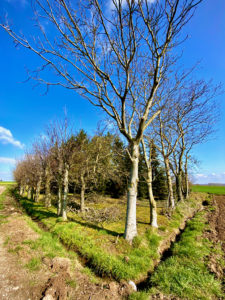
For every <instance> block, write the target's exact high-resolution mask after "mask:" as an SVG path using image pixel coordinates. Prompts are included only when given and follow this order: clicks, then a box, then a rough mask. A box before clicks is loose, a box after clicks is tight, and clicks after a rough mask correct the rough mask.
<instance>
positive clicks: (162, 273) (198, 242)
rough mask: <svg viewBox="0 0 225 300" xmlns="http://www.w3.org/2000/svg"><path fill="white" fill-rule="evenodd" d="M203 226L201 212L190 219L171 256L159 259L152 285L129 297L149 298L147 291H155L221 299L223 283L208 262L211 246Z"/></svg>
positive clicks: (190, 297)
mask: <svg viewBox="0 0 225 300" xmlns="http://www.w3.org/2000/svg"><path fill="white" fill-rule="evenodd" d="M206 226H207V225H206V218H205V213H204V212H201V213H198V214H197V215H196V216H195V218H194V219H193V220H191V221H189V222H188V226H187V228H186V229H185V231H184V233H183V234H182V238H181V240H180V241H179V242H178V243H176V244H175V246H174V247H173V249H172V255H171V257H169V258H167V259H166V260H165V261H164V262H162V263H161V264H160V265H159V267H158V268H157V270H156V271H155V272H154V274H153V275H152V276H151V278H150V279H149V286H151V288H150V289H149V290H148V291H145V292H139V293H134V294H133V295H132V296H131V297H130V299H133V300H134V299H140V300H141V299H143V300H144V299H149V297H150V295H152V294H158V293H161V294H163V295H165V296H168V297H169V298H170V297H172V298H173V297H175V298H176V297H178V298H179V299H193V300H194V299H222V298H220V297H222V296H223V292H222V284H221V282H220V281H219V280H217V279H215V277H214V275H213V274H211V273H210V271H209V269H208V266H207V261H208V256H209V255H210V253H211V254H212V253H213V247H212V244H211V242H210V241H209V240H207V239H205V238H204V237H203V232H204V230H205V228H206Z"/></svg>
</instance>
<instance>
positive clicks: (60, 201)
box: [57, 181, 62, 216]
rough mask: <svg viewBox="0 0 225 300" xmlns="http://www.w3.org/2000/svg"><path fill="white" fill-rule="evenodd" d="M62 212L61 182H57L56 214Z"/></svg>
mask: <svg viewBox="0 0 225 300" xmlns="http://www.w3.org/2000/svg"><path fill="white" fill-rule="evenodd" d="M60 214H62V182H61V181H60V182H59V186H58V203H57V215H58V216H60Z"/></svg>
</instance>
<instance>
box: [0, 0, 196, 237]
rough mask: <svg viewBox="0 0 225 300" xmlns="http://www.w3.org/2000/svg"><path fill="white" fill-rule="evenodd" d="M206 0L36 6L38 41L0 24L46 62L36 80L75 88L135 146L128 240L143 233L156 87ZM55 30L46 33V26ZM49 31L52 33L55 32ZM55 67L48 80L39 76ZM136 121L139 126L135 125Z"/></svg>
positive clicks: (66, 1)
mask: <svg viewBox="0 0 225 300" xmlns="http://www.w3.org/2000/svg"><path fill="white" fill-rule="evenodd" d="M201 1H202V0H156V1H154V2H152V1H148V0H138V1H135V0H111V1H110V7H112V9H111V10H110V11H109V10H107V6H108V5H109V2H106V1H100V0H93V1H90V0H84V1H70V0H55V1H52V0H35V1H34V4H33V6H34V13H35V17H36V24H37V25H38V26H39V31H40V34H41V35H40V36H39V35H38V36H36V37H35V38H34V41H29V40H28V39H27V38H26V37H24V36H23V35H19V34H17V33H16V32H15V31H13V30H12V29H11V28H10V26H9V25H8V24H1V27H2V28H3V29H5V30H6V31H7V32H8V33H9V35H10V36H11V37H12V38H13V39H14V41H15V42H16V43H17V44H20V45H22V46H23V47H25V48H27V49H29V50H31V51H32V52H34V53H35V54H36V55H38V56H39V57H40V58H41V59H42V60H43V61H44V64H43V66H42V67H40V68H38V70H37V71H36V72H34V73H31V75H30V76H31V77H32V78H34V79H37V80H39V81H40V82H42V83H44V84H46V85H47V87H48V86H49V85H60V86H63V87H65V88H68V89H72V90H76V91H77V92H78V93H80V94H81V95H82V96H84V97H85V98H87V99H88V100H89V101H90V102H91V103H92V104H93V105H95V106H97V107H99V109H101V110H102V111H104V112H106V113H107V114H108V116H109V117H110V118H112V119H113V120H114V121H115V123H116V124H117V126H118V128H119V130H120V132H121V133H122V134H123V135H124V137H125V138H126V139H127V141H128V143H129V149H131V150H130V159H131V162H132V163H131V172H130V174H131V175H130V181H129V186H128V199H127V217H126V226H125V238H126V239H127V240H128V241H132V239H133V238H134V236H135V235H137V226H136V198H137V184H138V159H139V144H140V141H141V139H142V137H143V133H144V131H145V129H146V128H147V127H148V125H149V124H151V122H152V121H153V120H154V119H155V117H156V116H157V115H158V114H159V113H160V108H159V110H157V111H154V113H153V111H152V107H153V106H154V104H155V101H158V100H157V99H156V97H155V95H156V92H157V89H158V87H159V86H160V84H161V82H162V81H163V80H164V78H166V74H167V72H168V71H169V70H170V69H171V67H172V65H173V63H174V61H175V60H176V59H175V58H174V57H173V56H172V53H173V52H172V49H173V48H174V47H176V46H177V45H178V44H179V43H180V39H179V35H180V33H181V31H182V28H183V26H184V25H185V24H186V23H187V22H188V21H189V20H190V18H191V17H192V15H193V12H194V10H195V8H196V7H197V5H198V4H199V3H200V2H201ZM43 19H45V20H47V22H48V24H49V29H50V30H46V31H45V30H44V29H43V26H42V20H43ZM49 32H50V34H49ZM47 68H50V69H53V70H54V71H55V72H56V74H57V75H58V76H57V77H56V81H54V82H50V81H48V80H46V79H45V78H44V73H43V77H42V75H41V71H45V70H46V69H47ZM137 120H138V121H137Z"/></svg>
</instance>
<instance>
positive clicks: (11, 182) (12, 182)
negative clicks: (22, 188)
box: [0, 181, 16, 185]
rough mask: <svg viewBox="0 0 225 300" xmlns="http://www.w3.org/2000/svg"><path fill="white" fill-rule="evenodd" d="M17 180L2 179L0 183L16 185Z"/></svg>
mask: <svg viewBox="0 0 225 300" xmlns="http://www.w3.org/2000/svg"><path fill="white" fill-rule="evenodd" d="M14 184H16V182H15V181H0V185H14Z"/></svg>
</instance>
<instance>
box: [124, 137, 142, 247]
mask: <svg viewBox="0 0 225 300" xmlns="http://www.w3.org/2000/svg"><path fill="white" fill-rule="evenodd" d="M131 162H132V165H131V174H130V182H129V185H128V195H127V218H126V225H125V234H124V237H125V239H126V240H127V241H129V242H132V240H133V238H134V237H135V236H136V235H137V222H136V202H137V184H138V162H139V143H136V144H134V143H133V144H131Z"/></svg>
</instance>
